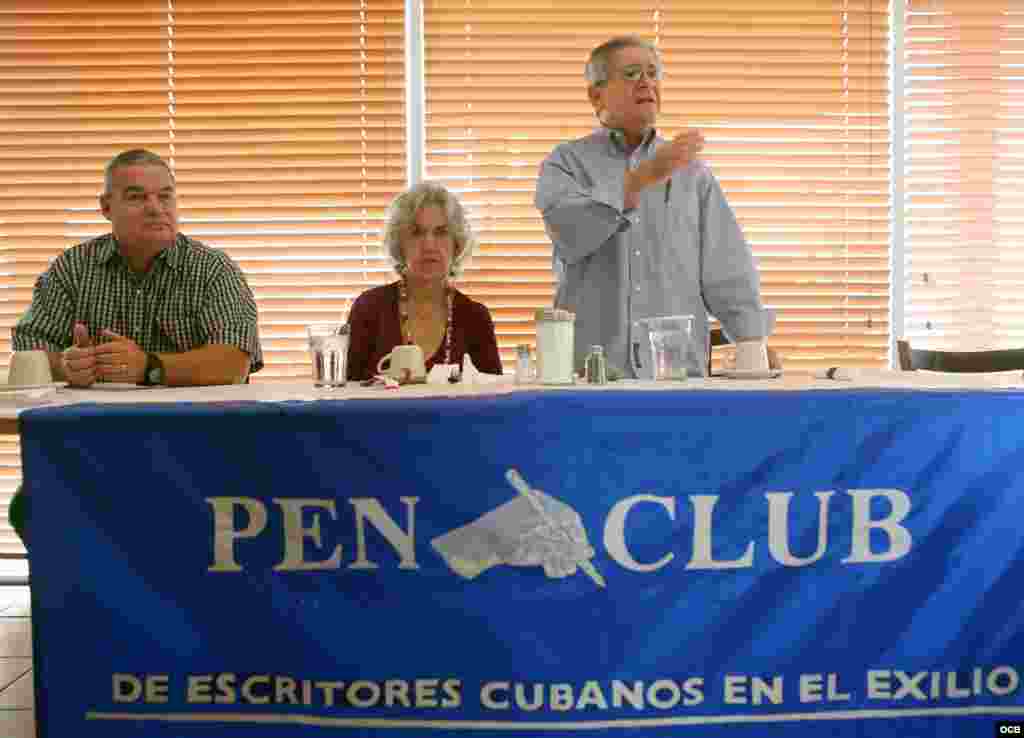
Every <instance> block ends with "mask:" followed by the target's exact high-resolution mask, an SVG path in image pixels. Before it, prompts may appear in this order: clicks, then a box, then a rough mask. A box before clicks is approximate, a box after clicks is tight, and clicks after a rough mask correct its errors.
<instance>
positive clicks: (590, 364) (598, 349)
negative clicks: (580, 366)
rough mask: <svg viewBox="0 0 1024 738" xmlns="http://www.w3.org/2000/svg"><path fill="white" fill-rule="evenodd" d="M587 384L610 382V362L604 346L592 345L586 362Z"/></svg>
mask: <svg viewBox="0 0 1024 738" xmlns="http://www.w3.org/2000/svg"><path fill="white" fill-rule="evenodd" d="M584 370H585V372H586V377H587V384H608V362H607V360H606V359H605V357H604V346H599V345H594V346H591V347H590V353H589V354H587V360H586V362H585V363H584Z"/></svg>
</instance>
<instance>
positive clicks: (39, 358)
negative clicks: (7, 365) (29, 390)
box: [7, 351, 53, 386]
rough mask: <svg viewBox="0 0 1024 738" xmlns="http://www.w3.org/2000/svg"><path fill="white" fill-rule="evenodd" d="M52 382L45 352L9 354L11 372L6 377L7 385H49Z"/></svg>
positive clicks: (16, 352) (48, 361) (48, 360)
mask: <svg viewBox="0 0 1024 738" xmlns="http://www.w3.org/2000/svg"><path fill="white" fill-rule="evenodd" d="M52 381H53V374H51V373H50V359H49V357H48V356H47V355H46V352H45V351H15V352H14V353H13V354H11V370H10V372H9V373H8V375H7V383H8V384H9V385H16V386H25V385H33V384H49V383H50V382H52Z"/></svg>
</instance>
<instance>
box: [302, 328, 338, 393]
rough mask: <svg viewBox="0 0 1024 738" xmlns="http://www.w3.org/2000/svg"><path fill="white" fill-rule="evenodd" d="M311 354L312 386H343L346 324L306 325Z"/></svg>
mask: <svg viewBox="0 0 1024 738" xmlns="http://www.w3.org/2000/svg"><path fill="white" fill-rule="evenodd" d="M306 330H307V332H308V334H309V353H310V354H312V356H313V386H314V387H344V386H345V373H346V371H347V368H346V366H345V363H346V360H347V358H348V336H349V333H348V325H346V324H344V323H316V324H314V325H311V326H308V327H307V329H306Z"/></svg>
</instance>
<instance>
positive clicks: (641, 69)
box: [619, 64, 664, 82]
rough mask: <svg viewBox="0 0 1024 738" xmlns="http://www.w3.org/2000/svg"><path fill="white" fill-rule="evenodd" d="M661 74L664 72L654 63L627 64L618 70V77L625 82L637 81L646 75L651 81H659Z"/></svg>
mask: <svg viewBox="0 0 1024 738" xmlns="http://www.w3.org/2000/svg"><path fill="white" fill-rule="evenodd" d="M663 76H664V73H663V72H662V71H661V67H660V66H658V65H655V64H650V65H647V66H644V65H643V64H629V65H627V66H625V67H623V68H622V70H621V71H620V72H619V77H621V78H622V79H623V80H624V81H626V82H639V81H640V80H641V79H642V78H643V77H646V78H647V79H649V80H650V81H651V82H660V81H661V78H662V77H663Z"/></svg>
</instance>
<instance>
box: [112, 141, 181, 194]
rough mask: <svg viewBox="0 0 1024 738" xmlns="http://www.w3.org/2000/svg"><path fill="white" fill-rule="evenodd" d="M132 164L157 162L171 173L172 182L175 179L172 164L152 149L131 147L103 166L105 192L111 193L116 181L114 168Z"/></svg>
mask: <svg viewBox="0 0 1024 738" xmlns="http://www.w3.org/2000/svg"><path fill="white" fill-rule="evenodd" d="M132 164H156V165H159V166H162V167H163V168H164V169H166V170H167V173H168V174H170V175H171V182H173V181H174V172H172V171H171V167H170V165H169V164H168V163H167V162H166V161H164V160H163V159H161V158H160V157H159V156H158V155H156V154H154V153H153V152H152V151H147V150H146V149H131V150H130V151H122V152H121V153H120V154H118V155H117V156H115V157H114V158H113V159H111V160H110V161H108V162H107V166H105V167H104V168H103V194H105V195H109V194H111V191H112V189H113V182H114V170H115V169H117V168H118V167H127V166H131V165H132Z"/></svg>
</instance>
